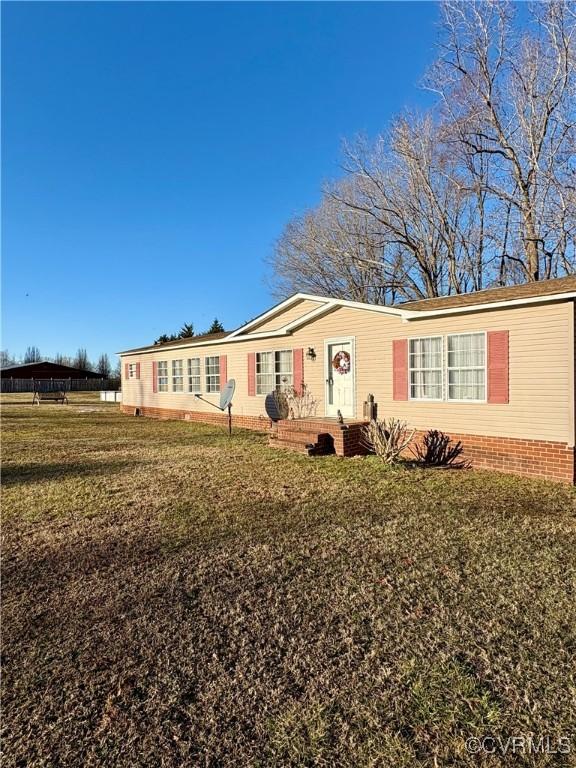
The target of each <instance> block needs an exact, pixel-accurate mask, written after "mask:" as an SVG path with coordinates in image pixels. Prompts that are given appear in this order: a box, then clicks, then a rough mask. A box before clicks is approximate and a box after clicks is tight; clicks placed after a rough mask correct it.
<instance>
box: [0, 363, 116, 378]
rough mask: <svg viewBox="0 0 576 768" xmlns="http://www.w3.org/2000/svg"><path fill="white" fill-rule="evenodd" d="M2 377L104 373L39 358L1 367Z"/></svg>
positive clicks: (70, 375)
mask: <svg viewBox="0 0 576 768" xmlns="http://www.w3.org/2000/svg"><path fill="white" fill-rule="evenodd" d="M0 376H1V377H2V379H101V378H102V374H101V373H96V372H94V371H86V370H84V369H83V368H73V367H72V366H70V365H61V364H60V363H51V362H49V361H48V360H39V361H38V362H36V363H23V364H22V365H7V366H6V367H5V368H2V369H0Z"/></svg>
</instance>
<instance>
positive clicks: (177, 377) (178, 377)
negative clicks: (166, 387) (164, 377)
mask: <svg viewBox="0 0 576 768" xmlns="http://www.w3.org/2000/svg"><path fill="white" fill-rule="evenodd" d="M172 392H184V361H183V360H172Z"/></svg>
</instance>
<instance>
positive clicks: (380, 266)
mask: <svg viewBox="0 0 576 768" xmlns="http://www.w3.org/2000/svg"><path fill="white" fill-rule="evenodd" d="M513 10H514V9H513V7H512V6H511V5H510V4H508V3H506V2H505V1H504V0H482V1H475V0H471V1H470V2H463V1H462V0H447V2H445V3H444V5H443V36H442V41H441V44H440V52H439V58H438V61H437V63H436V65H435V66H434V67H433V69H432V70H431V72H430V74H429V76H428V77H427V80H426V82H427V86H428V87H429V88H430V89H432V90H434V91H435V92H436V93H437V94H438V95H439V103H438V104H437V105H436V108H435V109H434V110H432V111H431V112H430V113H429V114H426V115H424V116H422V117H418V116H415V115H410V114H408V115H405V116H404V117H401V118H398V119H396V120H395V121H394V122H393V124H392V126H391V128H390V130H389V131H387V132H386V133H385V134H382V135H381V136H380V137H378V139H377V140H376V141H375V142H369V141H366V140H357V141H355V142H352V143H350V144H348V145H346V147H345V170H346V172H347V175H346V177H345V178H344V180H341V181H338V182H337V183H335V184H333V185H331V186H329V187H328V188H327V189H326V191H325V193H324V196H323V198H322V202H321V204H320V205H319V206H318V207H317V208H316V209H314V210H312V211H308V212H307V213H306V214H304V215H303V216H301V217H298V218H296V219H293V220H292V221H291V222H289V224H288V225H287V227H286V229H285V230H284V233H283V234H282V236H281V237H280V239H279V241H278V243H277V246H276V249H275V254H274V257H273V260H272V265H273V268H274V273H275V274H274V284H275V288H276V292H277V293H278V294H279V295H286V294H288V293H292V292H294V291H296V290H304V291H310V292H314V293H323V294H328V295H333V296H342V297H345V298H348V299H356V300H359V301H368V302H373V303H390V302H393V301H394V300H397V299H398V298H405V299H411V298H421V297H427V296H439V295H446V294H451V293H462V292H466V291H470V290H479V289H481V288H484V287H487V286H489V285H495V284H496V285H497V284H500V285H505V284H509V283H517V282H525V281H527V280H538V279H541V278H550V277H555V276H561V275H563V274H567V273H572V272H574V271H575V269H576V242H575V241H576V114H575V112H576V110H575V103H576V102H575V96H576V93H575V90H576V82H575V80H576V55H575V40H576V38H575V35H576V18H575V13H574V5H573V4H572V3H570V2H555V1H553V2H549V3H540V4H536V5H535V6H534V7H531V8H530V9H529V13H530V23H529V24H528V25H524V27H522V28H520V26H519V25H518V24H517V23H516V21H515V18H514V13H513Z"/></svg>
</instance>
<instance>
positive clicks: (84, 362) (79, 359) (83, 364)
mask: <svg viewBox="0 0 576 768" xmlns="http://www.w3.org/2000/svg"><path fill="white" fill-rule="evenodd" d="M74 367H75V368H82V369H83V370H88V369H89V368H90V360H89V359H88V353H87V352H86V350H85V349H83V348H82V347H81V348H80V349H79V350H78V352H76V357H75V358H74Z"/></svg>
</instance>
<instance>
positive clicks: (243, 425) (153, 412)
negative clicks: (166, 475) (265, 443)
mask: <svg viewBox="0 0 576 768" xmlns="http://www.w3.org/2000/svg"><path fill="white" fill-rule="evenodd" d="M120 410H121V411H122V413H127V414H129V415H130V416H135V415H136V410H138V411H139V415H140V416H148V417H150V418H153V419H182V420H183V421H198V422H200V423H202V424H219V425H221V426H228V414H227V413H218V412H217V411H216V410H214V413H204V412H202V411H181V410H177V409H174V408H154V407H152V406H139V405H121V406H120ZM270 424H271V421H270V419H269V418H268V417H267V416H240V415H236V414H234V413H232V425H233V426H234V427H240V429H253V430H255V431H256V432H267V431H268V430H269V428H270Z"/></svg>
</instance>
